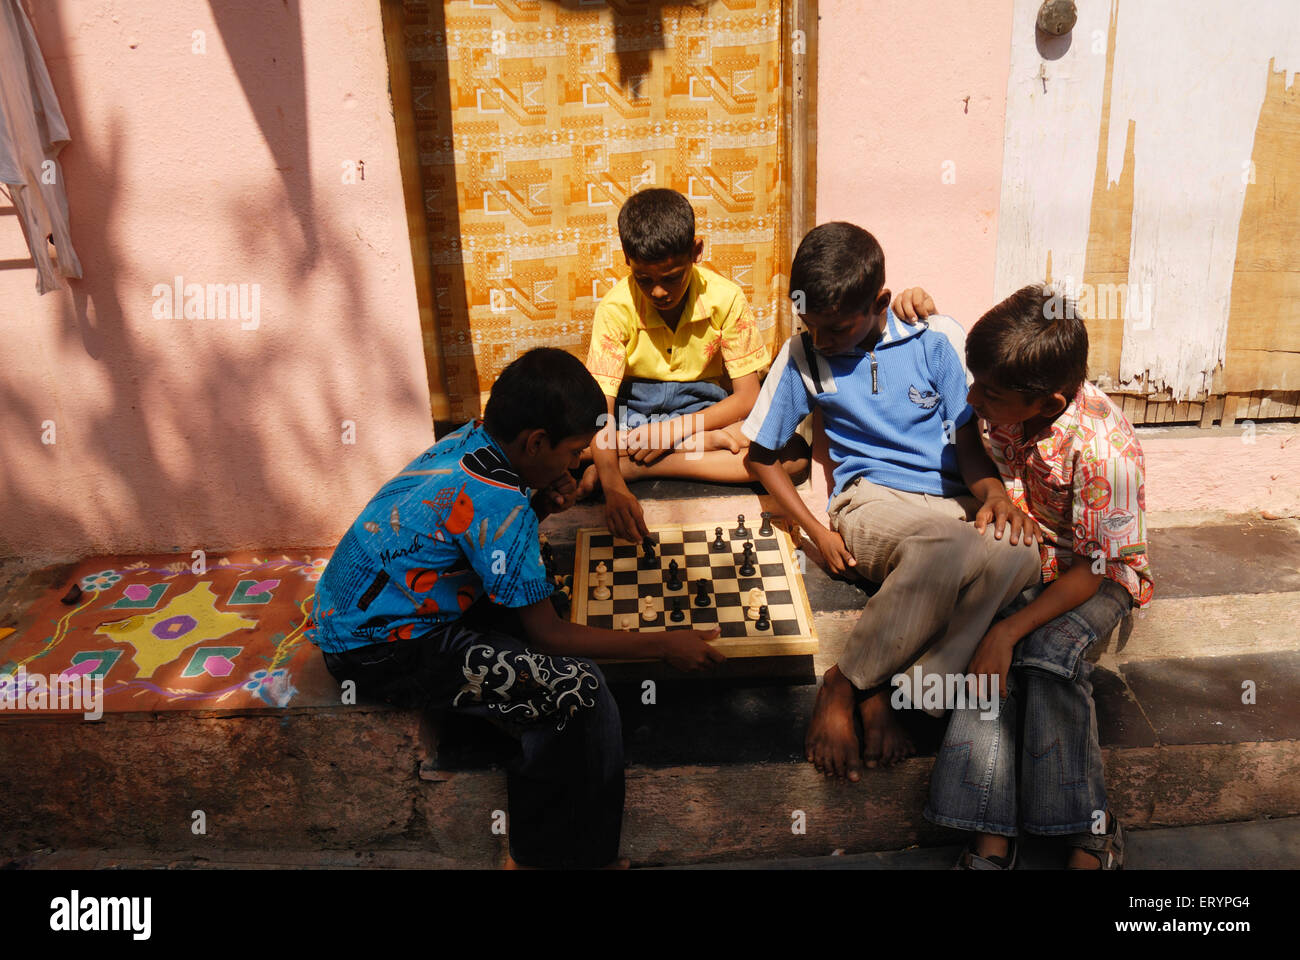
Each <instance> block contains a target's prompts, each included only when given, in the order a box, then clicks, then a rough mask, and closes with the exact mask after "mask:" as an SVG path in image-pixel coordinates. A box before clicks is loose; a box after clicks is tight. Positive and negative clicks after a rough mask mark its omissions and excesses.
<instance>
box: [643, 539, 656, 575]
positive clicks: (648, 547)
mask: <svg viewBox="0 0 1300 960" xmlns="http://www.w3.org/2000/svg"><path fill="white" fill-rule="evenodd" d="M641 548H642V549H643V550H644V551H645V553H643V554H642V555H641V566H642V567H644V568H645V569H647V570H649V569H651V568H653V567H657V566H659V558H658V557H657V556H655V542H654V540H653V539H651V538H650V537H646V538H644V539H643V540H642V541H641Z"/></svg>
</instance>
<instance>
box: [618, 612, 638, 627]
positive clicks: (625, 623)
mask: <svg viewBox="0 0 1300 960" xmlns="http://www.w3.org/2000/svg"><path fill="white" fill-rule="evenodd" d="M618 628H619V629H620V630H635V629H636V617H634V616H632V614H630V613H625V614H623V619H622V620H620V621H619V622H618Z"/></svg>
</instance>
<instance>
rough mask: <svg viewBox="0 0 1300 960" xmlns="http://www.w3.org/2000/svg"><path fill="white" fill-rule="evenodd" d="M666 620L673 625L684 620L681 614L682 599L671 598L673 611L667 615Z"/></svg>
mask: <svg viewBox="0 0 1300 960" xmlns="http://www.w3.org/2000/svg"><path fill="white" fill-rule="evenodd" d="M668 619H669V620H671V621H672V622H673V623H681V622H682V621H683V620H685V619H686V614H685V613H683V612H682V598H681V597H673V611H672V613H670V614H668Z"/></svg>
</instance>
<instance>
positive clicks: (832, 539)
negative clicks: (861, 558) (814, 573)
mask: <svg viewBox="0 0 1300 960" xmlns="http://www.w3.org/2000/svg"><path fill="white" fill-rule="evenodd" d="M808 536H809V537H811V538H812V542H813V543H815V544H817V549H818V550H820V551H821V555H822V557H823V558H825V560H826V566H827V567H828V568H829V569H830V571H831V573H835V574H843V573H844V571H845V570H847V569H849V567H856V566H857V565H858V561H857V558H856V557H854V556H853V554H852V553H851V552H850V551H849V548H848V547H846V546H845V545H844V538H843V537H841V536H840V535H839V534H838V533H836V532H835V531H834V530H828V529H827V528H826V527H823V526H821V525H820V524H818V525H817V526H816V527H813V528H812V529H811V530H809V531H808Z"/></svg>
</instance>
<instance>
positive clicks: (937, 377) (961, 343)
mask: <svg viewBox="0 0 1300 960" xmlns="http://www.w3.org/2000/svg"><path fill="white" fill-rule="evenodd" d="M965 340H966V335H965V331H963V330H962V328H961V326H960V325H959V324H958V323H957V321H955V320H953V319H952V318H951V317H945V316H938V315H936V316H932V317H929V318H927V319H926V320H925V321H923V322H921V323H918V324H917V325H916V326H908V325H907V324H905V323H902V322H901V321H899V320H898V318H897V317H895V316H894V311H893V310H892V309H891V310H889V312H888V315H887V317H886V322H885V330H884V332H883V334H882V335H881V338H880V341H879V342H878V343H877V344H876V346H875V347H874V348H873V349H872V350H870V351H867V350H862V349H855V350H854V351H853V352H852V353H849V354H845V355H843V356H835V357H827V356H823V355H822V354H820V353H817V352H816V351H815V350H812V349H810V348H809V346H808V345H807V344H806V342H805V340H804V339H803V337H802V336H801V335H796V336H793V337H791V338H790V339H789V340H788V341H786V344H785V346H784V347H782V348H781V352H780V353H779V354H778V355H777V358H776V359H775V360H774V361H773V362H772V369H771V371H770V372H769V373H768V375H767V379H766V380H765V381H764V383H763V389H762V391H761V392H760V393H759V396H758V401H757V402H756V403H755V404H754V409H753V412H751V413H750V415H749V418H748V419H747V420H746V421H745V423H744V425H743V426H742V427H741V430H742V431H743V432H744V434H745V436H747V437H749V439H750V441H751V442H753V443H756V444H758V445H759V446H763V447H766V448H767V449H769V450H779V449H781V448H782V447H783V446H785V444H786V443H787V442H788V441H789V440H790V437H791V436H793V435H794V431H795V429H796V428H797V427H798V426H799V422H800V421H801V420H803V418H804V417H806V416H807V415H808V414H810V413H811V412H812V410H813V407H814V406H817V407H820V408H821V411H822V425H823V427H824V429H825V431H826V438H827V440H828V442H829V446H830V455H831V459H833V460H834V461H835V470H834V474H833V478H834V481H835V483H834V489H833V490H832V491H831V496H832V497H834V496H836V495H837V494H839V493H840V492H841V491H843V490H844V488H845V487H846V486H848V484H849V483H850V482H851V481H852V480H853V479H854V478H855V477H866V478H867V479H868V480H870V481H871V482H872V483H877V484H880V485H881V486H885V487H891V488H893V489H895V490H906V491H909V492H912V493H928V494H933V495H936V496H945V497H951V496H957V495H960V494H965V493H969V491H968V490H967V488H966V483H965V481H964V480H963V479H962V476H961V471H960V469H959V468H958V466H957V447H956V444H955V442H954V441H955V438H956V431H957V429H958V428H959V427H961V426H963V425H964V424H965V423H966V422H967V421H968V420H970V418H971V416H972V410H971V408H970V405H969V404H967V403H966V389H967V386H968V385H969V378H968V376H967V373H966V368H965V366H964V364H963V363H962V357H963V355H964V353H965Z"/></svg>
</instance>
